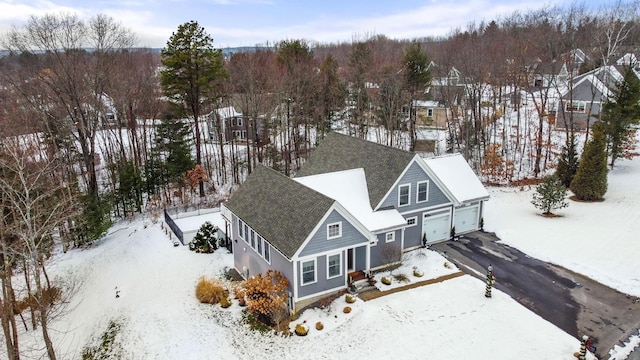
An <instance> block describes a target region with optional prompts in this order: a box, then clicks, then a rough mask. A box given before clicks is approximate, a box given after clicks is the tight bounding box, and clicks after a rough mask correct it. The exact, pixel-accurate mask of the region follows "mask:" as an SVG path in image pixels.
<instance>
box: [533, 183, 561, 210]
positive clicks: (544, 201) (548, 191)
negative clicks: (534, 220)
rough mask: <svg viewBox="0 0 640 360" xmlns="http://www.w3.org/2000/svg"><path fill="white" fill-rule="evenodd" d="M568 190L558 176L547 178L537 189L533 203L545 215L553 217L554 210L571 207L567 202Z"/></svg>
mask: <svg viewBox="0 0 640 360" xmlns="http://www.w3.org/2000/svg"><path fill="white" fill-rule="evenodd" d="M566 198H567V188H566V187H565V186H564V184H563V183H562V182H561V181H560V179H559V178H558V177H557V176H547V177H546V178H545V179H544V182H543V183H541V184H540V185H538V186H537V187H536V192H535V193H534V194H533V200H531V203H532V204H533V206H535V207H536V208H537V209H539V210H541V211H542V213H543V214H544V215H552V214H553V212H552V211H553V210H556V209H562V208H565V207H567V206H569V203H568V202H567V201H566Z"/></svg>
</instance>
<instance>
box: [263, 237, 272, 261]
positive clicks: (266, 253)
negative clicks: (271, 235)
mask: <svg viewBox="0 0 640 360" xmlns="http://www.w3.org/2000/svg"><path fill="white" fill-rule="evenodd" d="M264 259H265V260H266V261H267V262H271V249H270V248H269V243H268V242H266V241H265V242H264Z"/></svg>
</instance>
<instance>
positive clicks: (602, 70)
mask: <svg viewBox="0 0 640 360" xmlns="http://www.w3.org/2000/svg"><path fill="white" fill-rule="evenodd" d="M627 66H632V67H633V69H634V72H635V74H636V75H637V76H638V78H640V63H639V62H638V61H637V59H636V58H635V55H633V54H625V55H624V56H623V57H621V58H620V59H618V60H617V61H616V63H615V64H614V65H607V66H601V67H598V68H596V69H593V70H591V71H589V72H586V73H584V74H581V75H578V76H575V77H573V78H572V79H570V80H569V82H568V83H567V89H566V91H565V92H564V93H563V94H562V97H561V101H560V103H559V106H558V111H557V119H556V128H561V129H562V128H574V129H578V130H584V129H586V128H587V127H588V126H591V124H593V123H595V122H597V121H598V119H599V117H600V113H601V112H602V106H603V105H604V104H605V103H606V102H607V101H610V100H611V98H612V97H613V95H614V93H615V90H616V88H617V86H618V84H620V83H621V82H622V80H623V74H624V72H625V69H624V68H625V67H627Z"/></svg>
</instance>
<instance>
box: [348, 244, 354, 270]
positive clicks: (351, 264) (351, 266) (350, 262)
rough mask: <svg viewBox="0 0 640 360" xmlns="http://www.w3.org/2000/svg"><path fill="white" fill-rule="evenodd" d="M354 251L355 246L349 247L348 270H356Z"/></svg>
mask: <svg viewBox="0 0 640 360" xmlns="http://www.w3.org/2000/svg"><path fill="white" fill-rule="evenodd" d="M354 255H355V253H354V251H353V248H350V249H347V271H348V272H351V271H354V270H355V266H354V263H355V261H354V259H353V258H354Z"/></svg>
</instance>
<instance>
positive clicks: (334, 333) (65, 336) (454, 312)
mask: <svg viewBox="0 0 640 360" xmlns="http://www.w3.org/2000/svg"><path fill="white" fill-rule="evenodd" d="M145 225H146V227H145ZM418 251H424V252H425V254H424V255H418V252H415V253H414V254H412V256H411V257H409V258H408V259H407V261H406V263H407V265H406V266H408V268H407V271H408V270H409V269H412V266H414V265H413V264H415V266H417V267H418V268H419V269H420V270H422V271H423V272H424V276H423V277H422V278H421V279H428V278H435V277H439V276H442V275H443V274H446V273H450V272H452V271H455V269H448V268H446V267H445V266H444V263H445V262H446V260H444V258H442V257H440V255H438V254H435V253H433V252H430V251H427V250H418ZM231 261H232V256H231V255H229V254H227V253H226V251H225V250H219V251H217V252H216V253H215V254H212V255H204V254H195V253H192V252H190V251H189V250H188V249H187V247H183V246H179V247H174V246H173V245H172V242H171V241H170V240H169V239H168V237H167V236H166V235H165V233H164V231H163V230H162V229H161V228H160V225H159V224H150V223H149V222H144V221H141V220H138V221H134V222H132V223H121V224H118V225H117V226H116V227H114V228H113V230H112V232H111V233H110V234H109V235H108V236H107V237H106V238H105V239H104V240H102V241H101V242H100V244H98V245H97V246H96V247H94V248H92V249H88V250H74V251H71V252H69V253H67V254H58V255H56V256H55V257H54V259H53V261H52V264H51V265H50V273H51V274H52V275H55V276H59V277H66V278H69V279H73V280H74V281H75V282H76V285H77V286H76V289H77V291H76V293H75V294H74V296H73V298H72V299H71V302H70V303H69V305H68V306H67V309H66V313H64V314H63V315H62V316H60V317H58V318H57V319H56V320H55V321H54V322H53V324H52V328H54V329H55V331H54V332H53V339H54V343H55V344H56V347H57V349H58V351H59V353H60V357H61V358H64V359H78V358H81V353H82V350H83V348H84V347H86V346H87V345H93V346H95V345H97V344H99V337H100V336H101V335H102V333H103V332H104V331H105V330H106V329H107V327H108V325H109V322H110V321H115V322H117V323H118V324H120V330H119V332H118V335H117V336H116V340H115V343H114V345H113V346H112V347H113V348H114V349H115V351H114V353H115V354H117V356H116V357H113V358H122V359H211V358H213V357H215V358H226V359H253V358H260V359H282V358H290V357H296V358H298V357H299V358H305V359H322V358H328V357H334V358H342V359H352V358H397V357H403V358H407V359H424V358H429V359H468V358H470V357H471V358H492V359H513V358H516V357H517V358H519V359H536V360H537V359H573V355H572V354H573V352H575V351H577V350H578V348H579V341H578V340H577V339H575V338H573V337H572V336H570V335H568V334H566V333H564V332H563V331H562V330H560V329H558V328H557V327H555V326H554V325H552V324H550V323H548V322H547V321H545V320H543V319H541V318H540V317H538V316H537V315H535V314H533V313H531V312H529V311H528V310H527V309H525V308H524V307H522V306H521V305H519V304H518V303H517V302H515V301H514V300H513V299H511V298H509V297H508V296H507V295H505V294H503V293H501V292H499V291H494V292H493V294H494V296H493V298H491V299H487V298H485V297H484V283H483V282H482V281H479V280H477V279H475V278H473V277H470V276H462V277H458V278H455V279H451V280H447V281H444V282H441V283H437V284H431V285H425V286H421V287H418V288H415V289H411V290H407V291H401V292H398V293H395V294H389V295H386V296H382V297H380V298H378V299H375V300H371V301H367V302H364V301H362V300H360V299H357V301H356V302H355V303H354V304H347V303H346V301H345V299H344V297H342V298H339V299H337V300H336V301H335V302H334V304H333V305H332V306H331V307H329V308H327V309H312V310H308V311H306V312H304V313H303V314H301V317H300V318H299V319H298V320H296V321H294V322H293V323H292V324H291V328H293V327H294V326H295V324H297V323H302V322H304V323H305V324H306V325H308V326H309V328H310V332H309V335H307V336H306V337H298V336H292V337H282V336H276V335H274V334H272V333H267V334H260V333H259V332H256V331H251V330H249V329H248V327H247V326H246V325H245V324H244V323H242V321H241V309H242V308H241V307H239V306H238V305H237V304H236V303H235V302H234V304H233V305H232V307H231V308H229V309H222V308H221V307H219V306H217V305H216V306H212V305H204V304H200V303H198V301H197V300H196V298H195V296H194V289H195V285H196V283H197V281H198V279H199V278H200V277H201V276H208V277H221V276H222V271H223V269H224V267H225V266H227V267H229V266H231V265H232V264H231ZM400 271H403V270H402V269H400ZM409 276H411V275H410V274H409ZM116 291H118V294H119V295H120V297H118V298H116ZM347 305H348V306H350V307H352V312H351V313H349V314H344V313H343V311H342V310H343V308H344V306H347ZM318 321H322V322H323V325H324V329H323V330H322V331H317V330H316V329H315V324H316V322H318ZM34 338H37V336H34ZM24 339H25V341H24V342H23V343H22V345H24V349H25V351H24V356H23V358H24V359H30V358H36V357H37V355H36V354H39V353H40V350H27V348H28V347H30V344H29V343H30V342H32V341H34V340H31V339H29V338H28V337H25V338H24ZM2 351H4V350H2Z"/></svg>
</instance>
